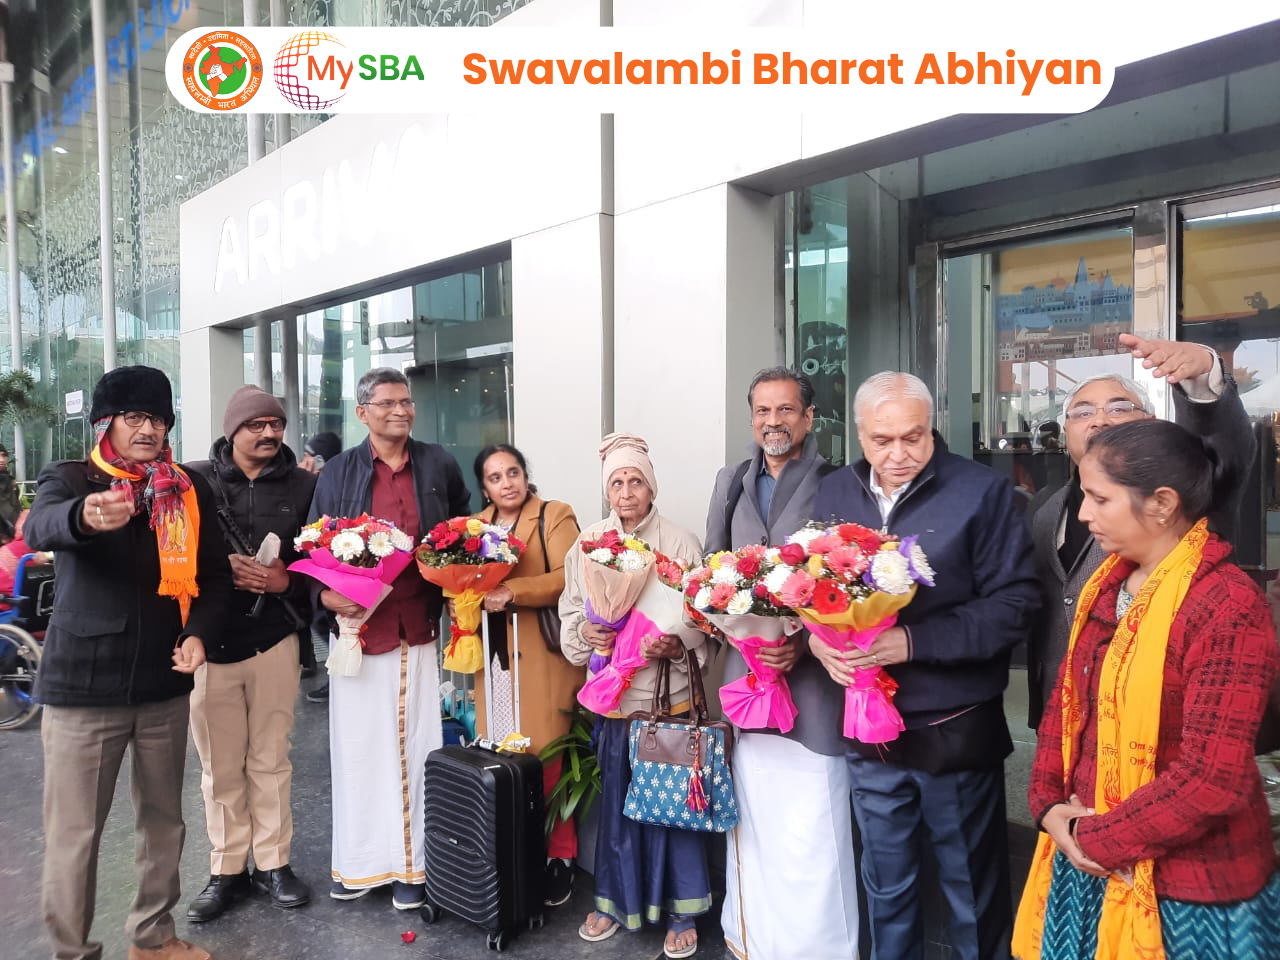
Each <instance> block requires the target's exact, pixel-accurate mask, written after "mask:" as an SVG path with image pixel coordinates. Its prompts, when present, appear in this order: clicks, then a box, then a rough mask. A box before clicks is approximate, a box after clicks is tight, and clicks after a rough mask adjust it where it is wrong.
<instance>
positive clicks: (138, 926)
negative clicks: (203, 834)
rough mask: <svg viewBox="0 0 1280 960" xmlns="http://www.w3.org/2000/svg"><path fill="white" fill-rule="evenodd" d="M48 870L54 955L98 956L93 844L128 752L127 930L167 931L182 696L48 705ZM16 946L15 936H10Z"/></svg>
mask: <svg viewBox="0 0 1280 960" xmlns="http://www.w3.org/2000/svg"><path fill="white" fill-rule="evenodd" d="M41 725H42V728H43V729H42V731H41V738H42V739H43V741H44V836H45V849H44V877H43V882H42V885H41V906H42V908H43V910H44V922H45V926H46V928H47V929H48V932H49V939H50V940H51V941H52V942H53V956H54V958H55V960H98V958H100V957H101V956H102V944H101V943H96V942H90V941H89V931H90V929H91V928H92V927H93V909H94V900H95V898H96V896H97V887H98V846H99V843H100V842H101V840H102V828H103V825H104V824H105V823H106V820H107V813H108V812H109V811H110V810H111V800H112V797H114V796H115V792H116V779H117V777H118V776H119V774H120V765H121V763H122V762H123V760H124V752H125V748H126V747H128V748H129V752H130V755H131V757H130V760H131V763H130V775H129V780H130V785H131V787H132V791H133V811H134V837H135V849H136V851H137V872H138V892H137V894H136V895H135V896H134V898H133V905H132V907H131V908H130V910H129V918H128V920H127V921H126V923H125V932H126V933H127V934H128V935H129V939H130V940H131V941H132V942H133V943H135V944H137V945H138V946H139V947H143V948H153V947H158V946H160V945H161V944H162V943H164V942H165V941H166V940H168V939H170V938H171V937H172V936H173V935H174V933H173V915H172V913H171V911H172V910H173V907H174V905H175V904H176V903H177V902H178V896H179V894H180V892H181V891H180V888H179V874H178V865H179V861H180V860H181V859H182V842H183V840H184V839H185V837H186V827H185V826H184V825H183V822H182V774H183V769H184V767H185V764H186V759H187V698H186V697H185V696H183V697H175V698H173V699H172V700H165V701H163V702H161V703H148V704H142V705H141V706H131V707H45V708H44V716H43V719H42V720H41ZM14 946H15V947H16V946H17V945H16V944H15V945H14Z"/></svg>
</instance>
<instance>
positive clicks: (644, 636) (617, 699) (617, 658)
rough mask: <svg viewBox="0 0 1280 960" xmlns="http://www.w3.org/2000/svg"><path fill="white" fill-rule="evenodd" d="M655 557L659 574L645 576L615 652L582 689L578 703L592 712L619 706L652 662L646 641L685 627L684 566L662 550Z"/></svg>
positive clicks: (605, 711) (626, 616)
mask: <svg viewBox="0 0 1280 960" xmlns="http://www.w3.org/2000/svg"><path fill="white" fill-rule="evenodd" d="M653 557H654V562H653V566H654V569H655V571H656V573H657V577H646V578H645V580H644V581H643V585H642V587H641V590H640V595H639V596H638V597H637V598H636V601H635V605H634V606H633V607H632V608H631V610H630V612H629V613H628V614H626V615H625V618H624V620H625V622H624V623H623V625H622V627H621V629H619V630H618V635H617V636H616V637H615V638H614V641H613V653H612V655H611V656H610V657H609V658H608V659H607V660H604V663H603V666H601V667H600V669H599V670H597V671H596V672H595V673H592V674H591V676H590V677H588V678H587V682H586V683H585V684H583V685H582V689H581V690H579V691H578V702H579V703H581V704H582V705H583V706H584V707H586V708H587V709H588V710H590V711H591V712H592V713H598V714H601V715H605V714H608V713H612V712H613V711H614V710H616V709H618V704H619V703H621V702H622V694H623V692H624V691H625V690H626V689H627V687H629V686H631V681H632V679H633V678H634V677H635V675H636V672H637V671H638V670H639V669H640V668H641V667H643V666H644V665H645V664H646V663H647V662H648V661H647V660H646V659H645V656H644V644H645V641H646V640H648V639H649V638H651V637H660V636H662V635H663V634H667V633H675V632H676V631H677V630H679V629H680V628H681V627H683V626H684V598H683V594H682V592H681V591H682V590H683V588H684V572H685V571H684V567H683V566H682V565H681V564H680V563H679V562H678V561H676V560H672V559H670V558H668V557H665V556H663V555H662V554H660V553H654V554H653Z"/></svg>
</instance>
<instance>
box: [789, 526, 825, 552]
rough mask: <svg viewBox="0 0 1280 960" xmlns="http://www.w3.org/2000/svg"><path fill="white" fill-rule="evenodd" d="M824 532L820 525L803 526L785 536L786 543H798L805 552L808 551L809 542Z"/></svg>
mask: <svg viewBox="0 0 1280 960" xmlns="http://www.w3.org/2000/svg"><path fill="white" fill-rule="evenodd" d="M824 532H825V531H823V530H822V528H821V527H804V528H803V529H801V530H797V531H796V532H795V533H793V534H792V535H791V536H789V537H787V543H798V544H800V546H802V547H804V549H805V552H806V553H808V552H809V544H810V543H812V542H813V541H814V540H816V539H818V537H820V536H822V534H823V533H824Z"/></svg>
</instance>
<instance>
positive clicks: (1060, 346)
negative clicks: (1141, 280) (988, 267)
mask: <svg viewBox="0 0 1280 960" xmlns="http://www.w3.org/2000/svg"><path fill="white" fill-rule="evenodd" d="M992 286H993V288H994V297H993V300H994V303H993V312H994V314H995V321H996V344H997V349H998V350H999V359H1000V360H1001V361H1002V362H1004V363H1044V362H1048V361H1054V360H1067V359H1071V358H1075V357H1098V356H1105V355H1108V354H1114V353H1118V352H1120V343H1119V340H1118V337H1119V336H1120V334H1122V333H1129V332H1131V331H1132V330H1133V242H1132V240H1131V238H1130V236H1129V233H1128V232H1127V231H1125V232H1123V233H1117V234H1116V235H1115V236H1113V237H1098V236H1097V235H1094V236H1093V237H1092V238H1090V239H1088V240H1080V239H1077V240H1074V241H1049V242H1046V243H1038V244H1032V245H1027V246H1019V247H1009V248H1006V249H1004V250H1001V251H1000V252H999V253H998V254H996V255H995V256H994V257H993V262H992Z"/></svg>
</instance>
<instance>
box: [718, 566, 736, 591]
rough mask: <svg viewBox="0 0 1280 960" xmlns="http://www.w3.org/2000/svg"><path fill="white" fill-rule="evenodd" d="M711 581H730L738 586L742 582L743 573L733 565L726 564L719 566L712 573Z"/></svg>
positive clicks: (729, 582)
mask: <svg viewBox="0 0 1280 960" xmlns="http://www.w3.org/2000/svg"><path fill="white" fill-rule="evenodd" d="M711 582H712V583H728V584H732V585H733V586H735V587H736V586H737V585H738V584H740V583H741V582H742V574H740V573H739V572H738V571H737V570H736V569H734V568H733V567H730V566H728V565H725V566H723V567H719V568H718V569H717V570H716V572H715V573H713V574H711Z"/></svg>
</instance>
